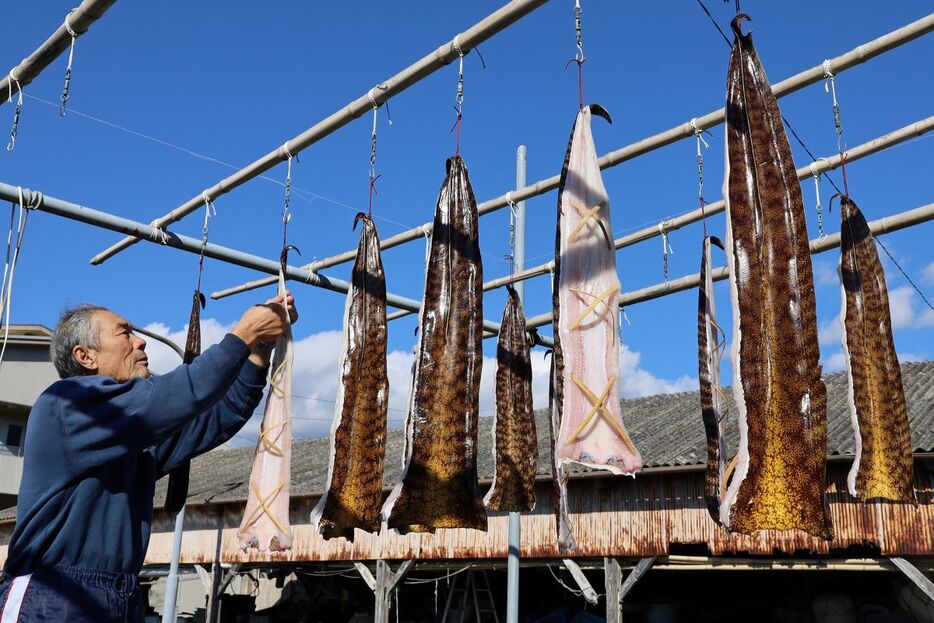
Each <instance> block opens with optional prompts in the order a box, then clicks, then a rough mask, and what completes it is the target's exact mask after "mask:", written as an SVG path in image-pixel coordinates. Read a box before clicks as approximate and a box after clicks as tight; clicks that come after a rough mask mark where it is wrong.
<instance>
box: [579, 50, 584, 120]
mask: <svg viewBox="0 0 934 623" xmlns="http://www.w3.org/2000/svg"><path fill="white" fill-rule="evenodd" d="M577 103H578V105H579V106H580V109H581V110H584V59H581V60H579V61H577Z"/></svg>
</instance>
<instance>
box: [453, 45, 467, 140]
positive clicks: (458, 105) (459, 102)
mask: <svg viewBox="0 0 934 623" xmlns="http://www.w3.org/2000/svg"><path fill="white" fill-rule="evenodd" d="M452 45H453V46H454V50H455V51H456V52H457V55H458V57H459V59H458V69H457V95H456V96H455V97H454V110H456V111H457V118H456V119H455V120H454V127H452V128H451V131H452V132H455V141H456V143H455V146H456V148H455V151H454V155H456V156H459V155H460V153H461V119H463V116H464V51H463V50H462V49H461V44H460V33H458V34H456V35H454V41H453V42H452Z"/></svg>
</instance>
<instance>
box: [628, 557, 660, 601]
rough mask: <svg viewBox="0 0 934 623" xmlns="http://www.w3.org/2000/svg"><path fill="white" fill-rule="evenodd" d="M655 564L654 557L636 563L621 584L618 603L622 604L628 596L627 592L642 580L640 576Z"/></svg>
mask: <svg viewBox="0 0 934 623" xmlns="http://www.w3.org/2000/svg"><path fill="white" fill-rule="evenodd" d="M654 563H655V556H651V557H649V558H643V559H642V560H640V561H639V562H637V563H636V566H635V567H634V568H633V570H632V571H631V572H630V573H629V575H628V576H626V581H625V582H623V585H622V586H621V587H620V589H619V603H620V604H622V603H623V600H624V599H625V598H626V595H628V594H629V591H631V590H632V589H633V587H635V585H636V582H638V581H639V580H640V579H642V576H643V575H645V574H646V572H647V571H648V570H649V568H650V567H651V566H652V565H653V564H654Z"/></svg>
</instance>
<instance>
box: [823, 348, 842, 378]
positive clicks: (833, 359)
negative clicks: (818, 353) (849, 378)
mask: <svg viewBox="0 0 934 623" xmlns="http://www.w3.org/2000/svg"><path fill="white" fill-rule="evenodd" d="M821 363H822V364H823V368H824V370H823V372H824V374H829V373H831V372H839V371H840V370H844V369H846V355H844V354H843V352H842V351H841V352H838V353H834V354H832V355H830V356H829V357H827V358H825V359H824V360H823V362H821Z"/></svg>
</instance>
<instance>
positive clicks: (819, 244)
mask: <svg viewBox="0 0 934 623" xmlns="http://www.w3.org/2000/svg"><path fill="white" fill-rule="evenodd" d="M930 220H934V203H929V204H927V205H923V206H921V207H919V208H915V209H914V210H908V211H906V212H899V213H898V214H893V215H891V216H884V217H882V218H880V219H877V220H875V221H871V222H870V223H869V231H871V232H872V234H873V235H874V236H877V235H879V234H885V233H889V232H893V231H898V230H899V229H904V228H906V227H911V226H912V225H918V224H920V223H924V222H927V221H930ZM839 246H840V234H839V233H836V234H831V235H829V236H826V237H824V238H820V239H814V240H811V242H810V250H811V255H816V254H817V253H823V252H824V251H829V250H830V249H836V248H837V247H839ZM729 275H730V270H729V268H727V267H726V266H720V267H718V268H715V269H713V271H712V272H711V276H712V278H713V280H714V281H722V280H723V279H726V278H727V277H729ZM699 283H700V273H695V274H693V275H686V276H684V277H680V278H678V279H672V280H671V281H669V282H667V283H657V284H655V285H653V286H649V287H647V288H642V289H641V290H634V291H632V292H626V293H624V294H621V295H620V297H619V306H620V307H627V306H629V305H635V304H636V303H643V302H645V301H651V300H652V299H657V298H660V297H663V296H666V295H668V294H674V293H675V292H681V291H683V290H690V289H691V288H696V287H697V286H698V284H699ZM551 320H552V314H551V313H545V314H539V315H538V316H532V317H531V318H529V319H528V320H527V321H526V326H527V327H529V328H532V327H540V326H542V325H546V324H549V323H551Z"/></svg>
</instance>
